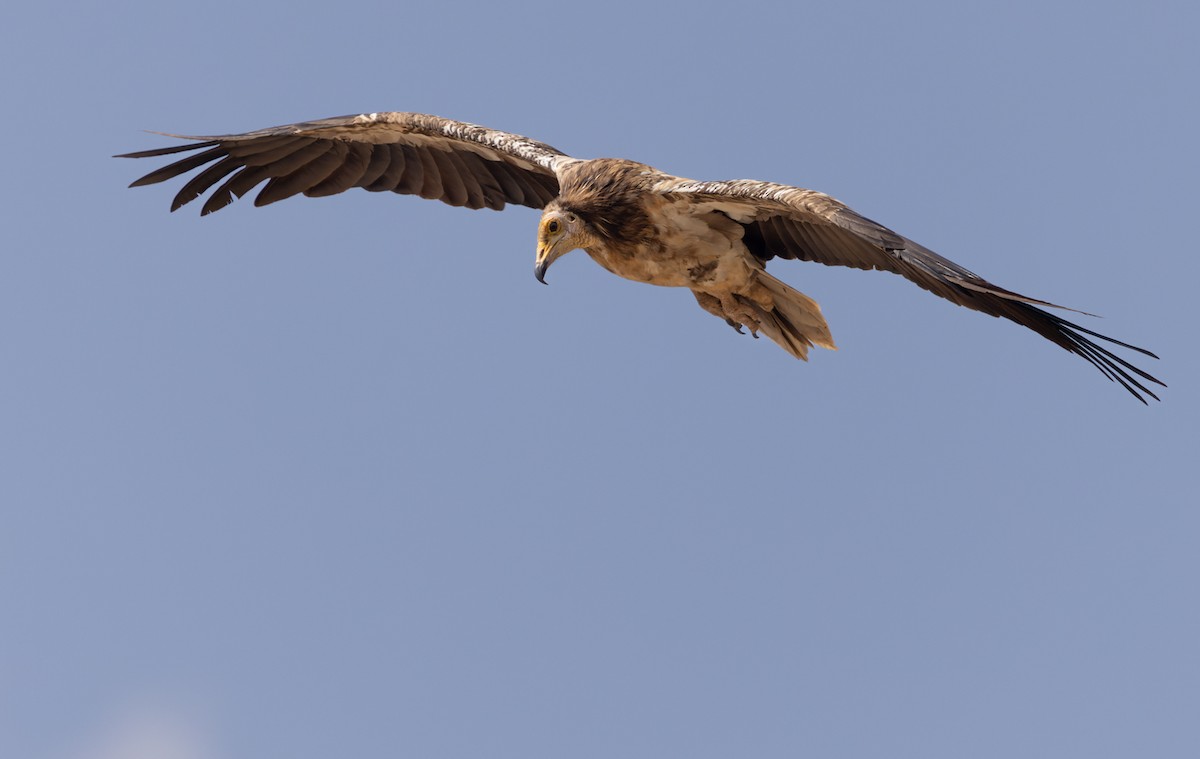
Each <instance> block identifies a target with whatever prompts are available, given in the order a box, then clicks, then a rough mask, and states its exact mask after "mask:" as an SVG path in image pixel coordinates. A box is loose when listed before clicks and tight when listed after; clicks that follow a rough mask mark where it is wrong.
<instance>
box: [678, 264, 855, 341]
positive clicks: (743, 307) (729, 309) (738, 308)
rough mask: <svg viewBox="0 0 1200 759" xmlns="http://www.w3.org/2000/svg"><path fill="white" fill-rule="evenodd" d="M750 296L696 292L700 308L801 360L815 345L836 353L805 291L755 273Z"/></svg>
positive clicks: (814, 303) (766, 275) (763, 273)
mask: <svg viewBox="0 0 1200 759" xmlns="http://www.w3.org/2000/svg"><path fill="white" fill-rule="evenodd" d="M750 292H751V294H746V295H744V294H741V293H728V294H727V295H726V296H725V297H724V298H718V297H716V296H715V295H712V294H710V293H706V292H703V291H700V290H693V291H692V294H693V295H695V296H696V301H697V302H698V303H699V304H700V307H701V308H703V309H704V310H705V311H707V312H709V313H710V314H712V315H714V316H717V317H719V318H721V319H724V320H725V323H726V324H728V325H729V326H731V327H733V328H734V329H736V330H737V331H738V332H741V331H742V327H743V326H744V327H748V328H749V329H750V331H751V332H753V333H754V336H755V337H758V333H759V332H762V333H763V334H764V335H766V336H767V337H769V338H771V340H773V341H775V342H776V343H778V344H779V346H780V347H782V348H783V349H784V350H785V351H787V352H788V353H790V354H792V355H793V356H795V357H796V358H798V359H802V360H804V361H807V360H808V349H809V348H811V347H812V346H814V345H819V346H820V347H822V348H829V349H830V350H837V346H835V345H834V344H833V336H832V335H830V334H829V325H828V324H826V323H825V317H823V316H821V307H820V306H818V305H817V302H816V301H815V300H813V299H812V298H810V297H808V296H807V295H805V294H804V293H802V292H799V291H798V290H795V289H793V288H792V287H789V286H788V285H786V284H784V283H783V282H780V281H779V280H778V279H775V278H774V277H772V276H771V275H770V274H767V273H766V272H762V271H759V272H756V273H755V283H754V285H753V286H752V288H751V290H750Z"/></svg>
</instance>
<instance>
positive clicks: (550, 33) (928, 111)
mask: <svg viewBox="0 0 1200 759" xmlns="http://www.w3.org/2000/svg"><path fill="white" fill-rule="evenodd" d="M4 16H5V18H4V19H3V23H2V24H0V42H2V43H3V44H2V45H0V51H2V52H0V56H2V57H3V59H4V67H3V69H4V72H5V74H4V76H5V79H6V82H5V92H6V101H7V103H8V104H9V105H8V114H7V118H6V119H5V126H4V134H5V135H6V137H7V142H8V151H7V154H6V176H7V181H5V182H3V183H2V185H0V194H2V195H3V198H2V200H3V203H2V204H0V207H2V208H3V209H4V210H3V219H4V228H5V235H4V239H5V243H4V246H3V253H2V254H0V268H2V271H0V351H2V353H3V356H4V360H3V366H4V369H3V371H0V462H3V463H2V464H0V466H2V467H3V470H2V474H0V608H3V609H4V610H5V613H4V619H5V621H4V624H3V625H0V755H3V756H6V757H26V758H28V759H116V758H119V759H139V758H140V757H142V756H151V755H152V756H157V757H163V756H178V757H191V758H192V759H241V758H242V757H245V758H247V759H249V758H258V757H264V756H287V757H290V759H307V758H308V757H314V758H316V757H321V758H323V759H325V758H327V757H330V756H362V757H366V756H414V757H484V756H486V757H490V758H492V759H499V758H503V757H522V758H527V757H537V756H555V757H560V756H570V757H610V756H621V757H662V756H689V757H727V756H756V757H795V756H822V757H863V756H888V757H923V758H928V757H963V756H972V757H1012V756H1022V757H1039V756H1046V757H1050V756H1054V757H1059V756H1089V757H1118V756H1120V757H1127V756H1155V757H1174V756H1179V757H1183V756H1195V755H1196V753H1197V751H1200V735H1198V734H1197V733H1198V729H1197V727H1196V725H1197V722H1196V719H1195V717H1196V713H1197V707H1198V706H1200V651H1198V644H1197V641H1200V605H1198V604H1197V603H1196V579H1197V577H1198V573H1200V552H1197V550H1196V546H1197V538H1198V537H1200V535H1198V533H1200V512H1198V509H1197V504H1198V503H1200V498H1198V495H1200V488H1198V487H1197V484H1196V478H1195V469H1196V466H1197V453H1198V448H1200V445H1198V444H1200V440H1198V438H1197V433H1196V428H1197V425H1196V423H1197V421H1200V419H1198V415H1197V411H1198V404H1197V401H1196V394H1195V392H1194V389H1195V388H1196V387H1197V385H1198V383H1200V366H1198V362H1197V360H1196V355H1195V353H1196V350H1195V345H1196V336H1195V332H1196V330H1195V324H1196V317H1195V315H1194V313H1193V309H1192V306H1191V304H1192V301H1193V300H1194V294H1193V290H1194V282H1195V281H1196V279H1197V275H1198V274H1200V265H1198V264H1197V258H1198V257H1197V255H1196V254H1195V252H1194V249H1195V240H1194V234H1193V229H1194V227H1195V223H1194V219H1195V215H1196V211H1195V209H1196V201H1197V199H1198V197H1197V196H1198V192H1197V189H1196V184H1195V171H1196V169H1197V167H1198V164H1200V162H1198V161H1197V157H1198V156H1197V149H1196V142H1195V137H1194V133H1195V124H1196V122H1197V116H1198V115H1200V114H1198V111H1197V109H1198V105H1197V101H1196V98H1195V92H1196V83H1197V82H1196V75H1197V72H1198V71H1200V60H1198V57H1200V56H1198V54H1197V52H1196V49H1195V44H1194V34H1193V31H1194V29H1195V28H1196V27H1197V22H1198V21H1200V12H1198V11H1197V10H1196V8H1195V6H1194V4H1186V3H1149V4H1143V5H1141V6H1139V7H1133V6H1131V5H1129V4H1111V5H1108V6H1104V5H1102V4H1101V5H1097V4H1086V5H1085V4H1077V3H1059V2H1049V3H1046V2H1039V3H1006V4H1003V5H1001V4H997V5H995V6H993V7H990V8H987V7H985V8H977V7H974V6H967V5H963V4H957V3H930V2H926V3H908V4H892V3H839V4H824V3H822V4H811V5H809V4H783V3H780V4H777V5H771V4H756V3H738V4H736V5H720V6H718V5H712V6H708V7H704V6H698V5H688V6H682V5H681V6H678V7H675V8H671V9H668V8H666V7H659V6H653V5H650V4H645V3H620V2H617V3H609V4H605V5H604V6H603V7H600V6H599V5H597V6H589V7H586V8H584V7H582V6H568V5H564V4H550V3H542V4H529V3H515V4H513V3H510V4H503V5H500V4H488V5H486V6H482V7H474V6H471V5H469V4H468V5H450V4H446V5H445V6H439V7H434V5H433V4H420V5H416V4H414V5H411V6H410V5H406V4H401V3H366V4H357V5H349V6H339V7H337V8H336V9H331V8H329V7H328V6H325V5H318V4H309V3H307V2H306V0H300V1H299V2H294V3H258V4H249V5H247V4H243V3H227V2H220V1H218V2H215V3H210V4H208V5H207V6H205V7H204V8H203V9H200V8H197V7H194V6H186V5H183V4H163V3H146V2H127V3H113V4H107V5H104V6H100V5H93V4H59V5H50V4H42V5H36V4H32V3H31V4H25V5H24V6H21V7H19V8H10V9H7V10H6V11H5V12H4ZM380 110H412V111H422V112H429V113H436V114H439V115H444V116H450V117H454V118H459V119H463V120H467V121H473V122H477V123H482V124H485V125H487V126H490V127H494V128H498V129H506V130H510V131H515V132H520V133H524V134H527V135H529V136H531V137H534V138H536V139H539V140H543V141H545V142H548V143H550V144H552V145H554V146H556V147H558V148H560V149H562V150H565V151H567V152H569V153H571V154H573V155H577V156H580V157H596V156H606V155H609V156H622V157H629V158H634V159H638V160H642V161H645V162H647V163H650V164H653V165H655V166H657V167H658V168H661V169H663V170H664V171H669V172H672V173H675V174H679V175H682V176H688V177H693V178H699V179H731V178H740V177H748V178H757V179H766V180H773V181H778V182H784V183H789V184H797V185H801V186H806V187H811V188H814V189H819V190H822V191H825V192H828V193H830V194H832V195H834V196H835V197H838V198H840V199H841V200H843V201H845V202H847V203H849V204H850V205H851V206H853V207H854V208H856V209H857V210H859V211H860V212H862V213H863V214H865V215H866V216H869V217H871V218H873V219H877V220H878V221H880V222H881V223H883V224H886V225H888V226H889V227H891V228H893V229H895V230H897V231H899V232H900V233H902V234H905V235H907V236H909V237H911V238H913V239H915V240H918V241H920V242H922V243H923V244H925V245H928V246H929V247H931V248H932V249H934V250H936V251H938V252H939V253H941V254H942V255H945V256H947V257H949V258H951V259H953V260H955V261H957V262H959V263H961V264H963V265H964V266H966V267H968V268H970V269H972V270H974V271H977V272H979V273H980V274H982V275H983V276H986V277H988V278H989V279H991V280H992V281H994V282H996V283H998V284H1000V285H1003V286H1005V287H1010V288H1013V289H1015V290H1018V291H1020V292H1024V293H1027V294H1029V295H1032V296H1035V297H1040V298H1046V299H1049V300H1052V301H1055V302H1058V303H1063V304H1065V305H1069V306H1072V307H1075V308H1080V309H1083V310H1086V311H1090V312H1095V313H1099V314H1103V316H1104V319H1103V320H1089V321H1088V322H1086V325H1087V326H1091V327H1094V328H1095V329H1097V330H1099V331H1101V332H1104V333H1106V334H1111V335H1113V336H1115V337H1117V338H1120V339H1123V340H1127V341H1129V342H1133V343H1135V344H1139V345H1144V346H1146V347H1148V348H1150V349H1152V350H1155V351H1156V352H1158V353H1159V354H1160V355H1161V356H1162V360H1161V361H1159V362H1153V361H1148V362H1147V368H1149V369H1150V370H1151V371H1152V372H1154V373H1155V374H1157V375H1158V376H1160V377H1162V378H1163V379H1164V380H1165V381H1166V382H1167V383H1168V384H1169V385H1170V386H1171V387H1170V388H1169V389H1167V390H1166V391H1164V392H1163V393H1162V397H1163V402H1162V403H1161V404H1153V405H1152V406H1150V407H1149V408H1146V407H1143V406H1142V405H1141V404H1140V403H1137V402H1136V401H1135V400H1133V399H1132V398H1130V397H1128V396H1127V395H1126V394H1125V393H1124V392H1123V391H1122V390H1121V389H1120V388H1119V387H1118V386H1116V385H1113V384H1112V383H1109V382H1107V381H1105V379H1104V378H1103V377H1101V376H1100V375H1099V374H1098V373H1096V372H1095V371H1094V370H1093V369H1091V368H1090V367H1089V366H1087V365H1086V364H1085V363H1084V362H1083V361H1081V360H1079V359H1078V358H1076V357H1073V356H1070V355H1068V354H1067V353H1066V352H1064V351H1062V350H1061V349H1059V348H1057V347H1055V346H1053V345H1051V344H1049V343H1047V342H1045V341H1044V340H1041V339H1040V338H1038V337H1037V336H1036V335H1034V334H1032V333H1030V332H1028V331H1026V330H1023V329H1020V328H1018V327H1016V326H1015V325H1012V324H1010V323H1006V322H1001V321H999V320H996V319H990V318H987V317H985V316H982V315H979V314H975V313H971V312H968V311H965V310H963V309H959V308H955V307H953V306H952V305H949V304H947V303H945V302H943V301H940V300H938V299H936V298H934V297H932V296H930V295H929V294H927V293H925V292H923V291H921V290H919V289H918V288H916V287H914V286H912V285H911V284H909V283H907V282H905V281H903V280H901V279H899V278H898V277H894V276H890V275H886V274H882V273H874V272H860V271H853V270H835V269H827V268H825V267H820V266H816V265H813V264H803V263H799V262H787V261H779V262H775V263H773V265H772V267H771V271H772V272H773V273H775V274H776V275H778V276H780V277H781V278H783V279H785V280H786V281H788V282H790V283H791V284H793V285H794V286H797V287H798V288H799V289H801V290H803V291H804V292H806V293H807V294H809V295H811V296H813V297H814V298H816V299H817V300H818V301H819V302H820V303H821V304H822V306H823V308H824V312H825V315H826V317H827V318H828V320H829V323H830V325H831V328H832V330H833V334H834V336H835V338H836V339H837V342H838V344H839V346H840V350H839V351H838V352H836V353H833V352H825V351H818V352H816V354H815V355H814V356H813V359H812V361H811V362H810V363H808V364H803V363H800V362H797V361H795V360H794V359H791V358H790V357H788V356H787V355H786V354H785V353H784V352H783V351H781V350H779V349H777V348H776V347H775V346H773V345H772V344H770V343H769V342H768V341H766V340H760V341H753V340H750V339H749V338H745V337H741V338H739V337H738V336H737V335H735V334H734V333H733V332H732V331H731V330H729V329H728V328H727V327H725V326H724V325H722V324H721V323H720V322H719V321H717V320H716V319H714V318H712V317H711V316H709V315H707V314H705V313H704V312H702V311H701V310H700V309H699V308H697V307H696V305H695V303H694V301H693V299H692V297H691V295H690V294H688V293H686V292H682V291H674V290H665V289H658V288H652V287H649V286H644V285H638V284H635V283H631V282H626V281H622V280H619V279H617V278H614V277H612V276H611V275H609V274H607V273H606V272H604V271H603V270H601V269H600V268H599V267H597V266H595V265H594V264H593V263H592V262H591V261H589V260H588V259H587V257H586V256H584V255H582V254H578V253H577V254H572V255H571V256H568V257H567V258H564V259H562V260H561V261H559V262H558V263H557V264H555V266H554V270H553V272H552V273H551V277H550V282H551V286H550V287H542V286H541V285H539V284H538V283H537V282H535V281H534V278H533V275H532V263H533V255H534V233H535V229H536V223H537V213H536V212H534V211H531V210H528V209H520V208H514V209H510V210H507V211H505V212H503V213H499V214H497V213H492V212H489V211H477V212H470V211H466V210H463V209H456V208H450V207H447V206H442V205H441V204H438V203H432V202H429V201H423V200H420V199H417V198H410V197H399V196H393V195H390V194H388V195H387V196H386V197H385V196H382V195H375V194H368V193H363V192H351V193H347V194H345V195H342V196H338V197H334V198H326V199H320V200H310V199H304V198H300V199H295V200H292V201H289V202H286V203H280V204H277V205H274V206H271V207H269V208H264V209H255V208H253V207H252V206H251V205H250V204H249V203H246V202H242V203H238V204H235V205H234V206H233V207H230V208H228V209H225V210H224V211H222V212H221V213H219V214H216V215H214V216H210V217H206V218H204V219H201V218H200V217H199V216H198V208H194V207H192V206H189V207H187V208H186V209H184V210H183V211H181V212H178V213H175V214H169V213H168V212H167V209H168V205H169V202H170V198H171V195H172V194H173V191H174V190H173V187H177V186H178V184H177V183H176V184H175V185H173V186H172V188H168V187H162V186H158V187H153V188H147V189H138V190H127V189H125V185H126V184H128V183H129V182H130V181H131V180H133V179H134V178H136V177H138V176H140V175H141V174H142V173H145V172H146V171H148V170H149V169H150V168H151V167H152V166H153V165H156V164H153V163H150V162H146V161H142V162H137V163H134V162H131V161H118V160H113V159H111V158H110V157H109V156H111V155H112V154H114V153H119V152H126V151H130V150H139V149H146V148H150V147H155V146H158V145H164V144H167V142H166V140H165V139H164V138H160V137H157V136H155V135H149V134H145V133H143V132H141V131H139V130H143V129H150V130H159V131H166V132H184V133H200V134H204V133H227V132H234V131H242V130H248V129H254V128H258V127H265V126H270V125H274V124H281V123H288V122H291V121H297V120H303V119H309V118H319V117H324V116H333V115H340V114H346V113H357V112H362V111H380Z"/></svg>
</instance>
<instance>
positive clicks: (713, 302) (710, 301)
mask: <svg viewBox="0 0 1200 759" xmlns="http://www.w3.org/2000/svg"><path fill="white" fill-rule="evenodd" d="M692 295H695V296H696V302H697V303H699V304H700V308H703V309H704V310H705V311H707V312H709V313H710V314H712V315H713V316H715V317H717V318H718V319H721V320H722V321H724V322H725V323H726V324H728V325H729V326H730V327H733V331H734V332H736V333H738V334H739V335H744V334H746V333H745V332H743V331H742V324H741V322H738V321H735V320H734V319H732V318H730V316H729V315H727V314H726V312H725V309H724V308H722V306H721V299H720V298H716V297H714V296H712V295H709V294H708V293H704V292H700V291H699V290H692ZM755 337H757V335H755Z"/></svg>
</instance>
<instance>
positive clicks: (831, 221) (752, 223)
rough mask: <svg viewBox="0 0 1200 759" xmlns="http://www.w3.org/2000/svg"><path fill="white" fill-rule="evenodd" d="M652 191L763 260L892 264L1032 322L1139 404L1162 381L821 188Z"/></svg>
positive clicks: (952, 296) (947, 292) (952, 293)
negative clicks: (724, 220) (692, 210)
mask: <svg viewBox="0 0 1200 759" xmlns="http://www.w3.org/2000/svg"><path fill="white" fill-rule="evenodd" d="M654 190H655V191H657V192H659V193H663V194H665V195H669V196H670V195H677V196H686V197H688V198H689V199H690V200H691V201H692V202H694V203H697V204H698V205H699V207H700V208H702V209H703V208H710V209H711V210H714V211H720V212H722V213H724V214H726V215H727V216H729V217H730V218H732V219H733V220H734V221H737V222H738V223H740V224H741V225H742V226H743V227H744V228H745V235H744V237H743V242H745V244H746V247H747V248H748V249H749V250H750V252H751V253H752V254H754V256H755V257H757V258H758V259H759V260H761V261H763V262H764V263H766V262H767V261H769V260H770V259H772V258H795V259H800V260H804V261H815V262H817V263H822V264H826V265H829V266H851V267H854V268H857V269H879V270H882V271H890V272H892V273H894V274H899V275H900V276H902V277H904V278H906V279H908V280H911V281H912V282H915V283H916V284H917V285H919V286H921V287H923V288H924V289H926V290H928V291H930V292H932V293H933V294H935V295H938V296H941V297H943V298H945V299H946V300H949V301H951V302H953V303H956V304H958V305H960V306H966V307H967V308H971V309H974V310H976V311H982V312H983V313H985V314H990V315H992V316H1002V317H1004V318H1006V319H1009V320H1011V321H1014V322H1016V323H1017V324H1021V325H1023V326H1025V327H1028V328H1029V329H1032V330H1033V331H1034V332H1037V333H1038V334H1039V335H1041V336H1043V337H1045V338H1046V339H1048V340H1050V341H1052V342H1054V343H1055V344H1057V345H1060V346H1062V347H1063V348H1065V349H1067V350H1068V351H1070V352H1072V353H1075V354H1077V355H1079V356H1082V357H1083V358H1084V359H1086V360H1087V361H1089V362H1091V364H1092V365H1093V366H1095V367H1096V368H1097V369H1099V370H1100V371H1101V372H1102V373H1103V374H1104V375H1105V376H1106V377H1108V378H1109V379H1110V380H1114V381H1116V382H1119V383H1120V384H1121V385H1122V386H1123V387H1124V388H1125V389H1126V390H1128V391H1129V392H1130V393H1132V394H1133V396H1134V397H1135V398H1137V399H1138V400H1140V401H1142V402H1143V403H1145V402H1146V399H1145V398H1144V397H1143V394H1144V395H1146V396H1149V397H1151V398H1154V399H1155V400H1158V396H1157V395H1155V394H1154V393H1153V392H1152V391H1151V390H1150V389H1148V388H1147V387H1146V386H1145V385H1144V384H1143V383H1142V381H1143V380H1144V381H1147V382H1152V383H1154V384H1157V385H1162V386H1164V387H1165V385H1163V383H1162V382H1161V381H1159V380H1158V379H1155V378H1154V377H1152V376H1151V375H1149V374H1147V373H1146V372H1144V371H1142V370H1141V369H1138V368H1137V367H1135V366H1133V365H1132V364H1130V363H1129V362H1128V361H1125V360H1124V359H1122V358H1121V357H1119V356H1117V355H1116V354H1114V353H1113V352H1112V351H1110V350H1108V349H1107V348H1104V347H1102V346H1100V345H1098V344H1096V343H1095V342H1094V341H1092V340H1090V339H1088V337H1086V336H1085V335H1090V336H1092V337H1095V338H1098V339H1100V340H1104V341H1107V342H1109V343H1113V344H1115V345H1119V346H1121V347H1123V348H1128V349H1130V350H1133V351H1137V352H1138V353H1142V354H1144V355H1147V356H1151V357H1153V358H1158V357H1157V356H1155V355H1154V354H1153V353H1151V352H1150V351H1148V350H1145V349H1143V348H1138V347H1136V346H1133V345H1129V344H1128V343H1123V342H1121V341H1119V340H1114V339H1113V338H1111V337H1106V336H1105V335H1101V334H1099V333H1096V332H1093V331H1091V330H1090V329H1086V328H1084V327H1081V326H1079V325H1078V324H1074V323H1072V322H1069V321H1067V320H1066V319H1063V318H1062V317H1060V316H1056V315H1054V314H1051V313H1048V312H1046V311H1044V310H1042V309H1041V308H1038V306H1048V307H1051V308H1061V306H1055V305H1054V304H1053V303H1047V302H1046V301H1042V300H1037V299H1035V298H1029V297H1026V296H1024V295H1020V294H1018V293H1014V292H1012V291H1011V290H1006V289H1004V288H1002V287H998V286H996V285H993V284H992V283H991V282H988V281H987V280H986V279H984V278H983V277H980V276H979V275H977V274H975V273H974V272H971V271H968V270H967V269H964V268H963V267H961V266H959V265H958V264H956V263H954V262H953V261H950V260H947V259H945V258H942V257H941V256H939V255H938V254H937V253H934V252H933V251H932V250H930V249H928V248H926V247H924V246H923V245H919V244H917V243H915V242H913V241H912V240H909V239H908V238H906V237H903V236H902V235H899V234H896V233H895V232H893V231H892V230H890V229H888V228H887V227H885V226H883V225H882V224H878V223H877V222H874V221H872V220H870V219H868V218H866V217H864V216H861V215H859V214H858V213H856V212H855V211H854V210H853V209H851V208H850V207H848V206H846V205H845V204H843V203H841V202H839V201H837V200H835V199H834V198H831V197H829V196H828V195H825V194H823V193H820V192H815V191H813V190H804V189H800V188H798V187H789V186H787V185H780V184H772V183H770V182H756V181H752V180H744V179H742V180H735V181H731V182H695V181H692V180H686V179H674V178H672V179H667V180H663V181H661V182H659V183H658V184H657V185H656V186H655V187H654ZM1068 310H1071V309H1068Z"/></svg>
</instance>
